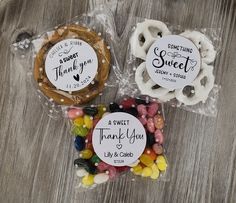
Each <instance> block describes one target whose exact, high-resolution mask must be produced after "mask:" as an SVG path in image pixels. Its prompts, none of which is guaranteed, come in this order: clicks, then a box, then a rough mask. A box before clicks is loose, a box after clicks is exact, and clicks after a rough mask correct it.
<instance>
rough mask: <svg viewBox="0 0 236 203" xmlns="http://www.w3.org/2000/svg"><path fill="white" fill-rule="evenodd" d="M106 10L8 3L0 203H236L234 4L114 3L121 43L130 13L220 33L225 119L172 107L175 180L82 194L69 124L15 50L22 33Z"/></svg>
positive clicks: (81, 3)
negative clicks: (47, 105)
mask: <svg viewBox="0 0 236 203" xmlns="http://www.w3.org/2000/svg"><path fill="white" fill-rule="evenodd" d="M104 2H105V1H101V0H100V1H95V0H94V1H86V0H70V1H62V0H50V1H48V0H0V112H1V117H0V202H1V203H5V202H14V203H21V202H33V203H36V202H39V203H44V202H50V203H51V202H53V203H54V202H58V203H59V202H66V203H67V202H101V203H103V202H115V203H116V202H140V203H141V202H147V203H151V202H170V203H172V202H196V203H199V202H214V203H215V202H217V203H218V202H227V203H228V202H232V203H233V202H236V173H235V172H236V139H235V138H236V108H235V105H236V80H235V77H236V55H235V53H236V26H235V22H236V21H235V20H236V14H235V11H236V1H235V0H153V1H152V0H150V1H147V0H137V1H132V0H130V1H127V0H126V1H121V0H117V1H112V2H110V1H109V5H110V7H111V9H112V11H113V12H114V16H115V22H116V26H117V31H118V33H119V35H121V34H122V32H123V31H124V30H125V31H124V32H125V33H126V32H127V29H126V28H125V27H126V22H127V19H128V15H129V14H130V15H131V16H136V15H137V16H141V17H151V18H155V19H159V20H162V21H166V22H169V23H171V24H175V25H178V24H179V25H183V26H190V27H207V28H217V29H219V31H220V36H221V37H222V49H221V52H220V53H219V55H218V57H217V60H216V66H217V72H216V78H217V81H218V82H219V84H221V86H222V88H221V91H220V98H219V105H218V107H219V112H218V115H217V117H216V118H211V117H205V116H201V115H198V114H194V113H190V112H186V111H184V110H180V109H175V108H171V107H166V119H167V125H168V126H167V129H166V134H167V135H166V144H165V147H166V150H167V157H168V161H169V181H168V182H161V181H160V182H153V181H148V180H143V181H134V182H132V181H131V180H130V178H129V177H128V176H124V177H122V178H120V179H119V180H117V181H114V182H110V183H108V184H105V185H102V186H101V187H97V188H95V189H94V190H90V191H88V192H85V193H78V192H77V190H75V189H74V186H75V181H74V177H75V175H74V168H73V160H74V158H75V152H74V148H73V144H72V139H71V136H70V135H69V133H68V128H67V125H66V121H65V120H63V119H59V120H53V119H50V118H49V117H48V116H47V114H46V113H45V112H44V110H43V108H42V106H41V104H40V102H39V101H38V98H37V96H35V94H34V89H33V88H32V87H31V86H30V85H29V83H28V82H27V81H26V77H27V76H26V74H25V72H24V67H21V66H20V65H19V64H18V63H17V60H16V59H15V58H14V55H12V53H11V51H10V44H11V43H12V42H14V41H15V40H16V37H17V35H18V34H19V33H21V32H24V31H28V32H30V33H33V34H38V33H40V32H42V31H44V30H45V29H47V28H50V27H53V26H55V25H57V24H59V23H63V22H64V21H65V20H68V19H70V18H71V17H74V16H76V15H78V14H81V13H83V12H85V11H86V10H87V9H92V8H94V7H96V5H98V4H99V3H104ZM122 36H123V37H124V36H126V35H125V34H124V35H122ZM122 40H124V39H122ZM120 50H124V49H120ZM124 54H125V51H123V52H122V53H121V56H122V57H121V59H122V58H123V59H122V60H124Z"/></svg>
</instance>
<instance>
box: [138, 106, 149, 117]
mask: <svg viewBox="0 0 236 203" xmlns="http://www.w3.org/2000/svg"><path fill="white" fill-rule="evenodd" d="M137 111H138V113H139V115H140V116H142V115H144V116H146V115H147V107H146V106H145V105H144V104H139V105H138V106H137Z"/></svg>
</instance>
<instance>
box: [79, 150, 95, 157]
mask: <svg viewBox="0 0 236 203" xmlns="http://www.w3.org/2000/svg"><path fill="white" fill-rule="evenodd" d="M79 156H80V158H82V159H90V158H91V157H92V156H93V151H92V150H90V149H84V150H82V151H80V153H79Z"/></svg>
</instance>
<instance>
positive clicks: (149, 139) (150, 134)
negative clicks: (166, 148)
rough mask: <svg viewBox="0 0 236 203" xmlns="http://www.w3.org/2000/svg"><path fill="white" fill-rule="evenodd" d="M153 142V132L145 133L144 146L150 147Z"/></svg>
mask: <svg viewBox="0 0 236 203" xmlns="http://www.w3.org/2000/svg"><path fill="white" fill-rule="evenodd" d="M154 144H155V136H154V134H153V133H147V142H146V147H152V145H154Z"/></svg>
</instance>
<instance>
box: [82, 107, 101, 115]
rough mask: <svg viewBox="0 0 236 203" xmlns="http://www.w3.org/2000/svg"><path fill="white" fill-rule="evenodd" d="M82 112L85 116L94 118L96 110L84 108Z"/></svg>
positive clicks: (94, 108)
mask: <svg viewBox="0 0 236 203" xmlns="http://www.w3.org/2000/svg"><path fill="white" fill-rule="evenodd" d="M83 111H84V113H85V114H87V115H89V116H95V115H96V114H97V113H98V109H97V108H96V107H89V106H88V107H84V108H83Z"/></svg>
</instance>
